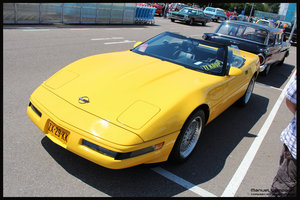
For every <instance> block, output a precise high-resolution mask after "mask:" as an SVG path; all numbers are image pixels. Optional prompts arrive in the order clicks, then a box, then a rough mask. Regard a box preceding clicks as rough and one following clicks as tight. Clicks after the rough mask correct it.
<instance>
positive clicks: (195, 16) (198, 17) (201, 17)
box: [168, 7, 211, 26]
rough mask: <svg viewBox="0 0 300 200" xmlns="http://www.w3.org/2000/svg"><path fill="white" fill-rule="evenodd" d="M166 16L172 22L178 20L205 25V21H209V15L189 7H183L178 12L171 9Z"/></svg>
mask: <svg viewBox="0 0 300 200" xmlns="http://www.w3.org/2000/svg"><path fill="white" fill-rule="evenodd" d="M168 18H169V19H171V21H172V22H175V20H178V21H183V22H185V23H187V24H190V25H192V24H195V23H202V25H203V26H205V25H206V23H207V22H210V21H211V17H210V16H207V15H205V14H204V12H203V11H202V10H200V9H196V8H190V7H186V8H183V9H181V10H180V11H178V12H177V11H171V12H169V15H168Z"/></svg>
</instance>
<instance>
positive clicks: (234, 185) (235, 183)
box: [222, 72, 296, 197]
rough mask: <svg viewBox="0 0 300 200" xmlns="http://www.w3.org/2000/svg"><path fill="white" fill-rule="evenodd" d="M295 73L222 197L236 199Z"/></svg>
mask: <svg viewBox="0 0 300 200" xmlns="http://www.w3.org/2000/svg"><path fill="white" fill-rule="evenodd" d="M295 73H296V72H294V74H293V75H292V76H291V78H290V80H289V82H288V83H287V85H286V86H285V88H284V89H283V91H282V92H281V94H280V96H279V98H278V100H277V102H276V103H275V105H274V107H273V109H272V110H271V112H270V114H269V116H268V118H267V120H266V121H265V123H264V125H263V126H262V128H261V129H260V131H259V133H258V134H257V136H256V138H255V139H254V141H253V143H252V145H251V146H250V148H249V150H248V152H247V154H246V155H245V157H244V159H243V161H242V162H241V164H240V166H239V167H238V169H237V170H236V172H235V174H234V175H233V177H232V178H231V180H230V182H229V184H228V185H227V187H226V188H225V190H224V192H223V194H222V197H234V195H235V193H236V192H237V190H238V189H239V187H240V184H241V183H242V181H243V179H244V177H245V175H246V173H247V171H248V169H249V167H250V165H251V163H252V161H253V159H254V157H255V155H256V153H257V151H258V149H259V147H260V145H261V143H262V141H263V139H264V137H265V136H266V134H267V132H268V130H269V128H270V126H271V124H272V122H273V119H274V118H275V115H276V113H277V111H278V109H279V107H280V105H281V103H282V101H283V99H284V95H285V91H286V90H287V87H288V85H289V84H290V82H291V81H292V79H293V78H294V76H295Z"/></svg>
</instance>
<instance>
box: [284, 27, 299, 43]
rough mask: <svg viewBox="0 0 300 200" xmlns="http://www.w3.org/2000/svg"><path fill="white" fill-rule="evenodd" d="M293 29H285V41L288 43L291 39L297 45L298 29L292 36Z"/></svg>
mask: <svg viewBox="0 0 300 200" xmlns="http://www.w3.org/2000/svg"><path fill="white" fill-rule="evenodd" d="M291 32H292V27H291V28H290V27H287V28H285V29H284V40H285V41H287V40H288V39H289V38H290V37H292V38H291V41H292V42H293V43H297V27H296V28H295V30H294V32H293V35H291Z"/></svg>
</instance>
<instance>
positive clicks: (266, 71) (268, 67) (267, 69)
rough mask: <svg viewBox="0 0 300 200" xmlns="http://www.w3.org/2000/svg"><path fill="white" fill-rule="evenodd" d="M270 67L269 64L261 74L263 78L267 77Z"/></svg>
mask: <svg viewBox="0 0 300 200" xmlns="http://www.w3.org/2000/svg"><path fill="white" fill-rule="evenodd" d="M270 68H271V65H270V64H269V65H268V66H267V67H266V69H265V70H264V71H262V72H261V74H262V75H263V76H267V75H268V74H269V72H270Z"/></svg>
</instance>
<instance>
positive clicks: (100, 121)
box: [27, 32, 259, 169]
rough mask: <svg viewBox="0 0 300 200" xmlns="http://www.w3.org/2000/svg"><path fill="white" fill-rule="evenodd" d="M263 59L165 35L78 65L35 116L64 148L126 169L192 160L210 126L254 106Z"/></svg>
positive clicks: (40, 99) (49, 89) (40, 100)
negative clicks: (238, 108)
mask: <svg viewBox="0 0 300 200" xmlns="http://www.w3.org/2000/svg"><path fill="white" fill-rule="evenodd" d="M258 74H259V58H258V56H257V55H255V54H252V53H249V52H246V51H242V50H239V49H238V47H236V46H226V45H222V44H218V43H213V42H211V41H206V40H202V39H195V38H191V37H186V36H183V35H180V34H177V33H172V32H164V33H161V34H159V35H157V36H155V37H153V38H151V39H149V40H147V41H145V42H137V43H136V44H135V45H134V47H133V48H132V49H130V50H126V51H120V52H113V53H104V54H99V55H93V56H89V57H86V58H83V59H80V60H78V61H75V62H73V63H71V64H69V65H67V66H66V67H64V68H62V69H61V70H60V71H58V72H56V73H55V74H54V75H53V76H51V77H50V78H49V79H48V80H46V81H45V82H43V83H42V84H41V85H40V86H39V87H38V88H37V89H35V91H34V92H33V93H32V94H31V96H30V102H29V105H28V107H27V114H28V116H29V117H30V119H31V120H32V121H33V122H34V123H35V125H36V126H38V127H39V128H40V129H41V130H42V131H43V132H44V134H45V135H46V136H47V137H48V138H49V139H50V140H51V141H53V142H54V143H56V144H57V145H59V146H61V147H63V148H65V149H67V150H69V151H71V152H73V153H75V154H77V155H79V156H81V157H83V158H85V159H88V160H90V161H92V162H94V163H96V164H98V165H101V166H104V167H106V168H111V169H122V168H127V167H131V166H135V165H139V164H143V163H157V162H163V161H167V160H172V161H174V162H182V161H184V160H186V159H187V158H189V157H191V156H190V155H192V152H193V150H194V149H195V148H196V144H197V142H198V141H199V138H200V135H201V133H202V132H203V128H204V126H205V125H207V124H208V123H210V122H211V121H212V120H213V119H215V118H216V117H217V116H218V115H220V114H221V113H222V112H223V111H224V110H226V109H227V108H228V107H230V106H231V105H232V104H233V103H235V102H238V103H239V104H240V105H246V104H247V103H248V102H249V100H250V97H251V94H252V91H253V87H254V84H255V80H256V78H257V76H258Z"/></svg>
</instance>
